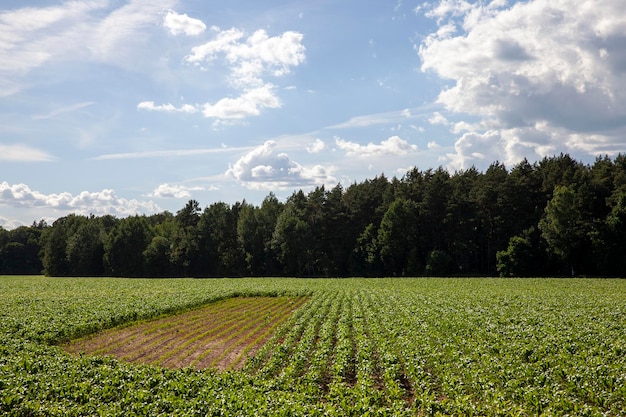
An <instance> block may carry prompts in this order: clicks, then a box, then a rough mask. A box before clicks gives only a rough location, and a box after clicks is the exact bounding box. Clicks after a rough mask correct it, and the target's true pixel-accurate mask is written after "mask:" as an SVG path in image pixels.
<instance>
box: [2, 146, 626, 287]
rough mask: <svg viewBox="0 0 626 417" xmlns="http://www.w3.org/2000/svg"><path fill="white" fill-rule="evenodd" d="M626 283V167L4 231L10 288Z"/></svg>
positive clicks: (495, 171) (440, 178) (526, 169)
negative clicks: (20, 277)
mask: <svg viewBox="0 0 626 417" xmlns="http://www.w3.org/2000/svg"><path fill="white" fill-rule="evenodd" d="M41 272H43V273H45V274H46V275H49V276H126V277H143V276H145V277H175V276H176V277H178V276H188V277H215V276H218V277H222V276H307V277H309V276H310V277H318V276H319V277H345V276H476V275H480V276H490V275H500V276H570V275H576V276H626V155H618V156H617V157H615V158H614V159H611V158H609V157H599V158H597V159H596V160H595V162H594V163H593V164H592V165H585V164H582V163H580V162H577V161H576V160H574V159H572V158H571V157H570V156H569V155H563V154H561V155H560V156H554V157H550V158H544V159H543V160H541V161H539V162H536V163H533V164H531V163H529V162H528V161H526V160H524V161H522V162H520V163H519V164H517V165H516V166H514V167H513V168H512V169H510V170H508V169H507V168H506V167H505V166H504V165H502V164H500V163H497V162H496V163H493V164H492V165H491V166H490V167H489V168H488V169H487V170H486V171H485V172H479V171H478V170H477V169H475V168H470V169H468V170H463V171H458V172H455V173H452V174H451V173H449V172H448V171H446V170H445V169H443V168H438V169H434V170H433V169H428V170H426V171H420V170H419V169H417V168H415V169H412V170H411V171H409V172H407V173H406V174H405V175H404V176H403V177H402V178H400V179H398V178H395V177H394V178H392V179H391V180H390V179H388V178H387V177H385V176H384V175H380V176H378V177H376V178H374V179H370V180H366V181H364V182H361V183H354V184H352V185H350V186H348V187H347V188H344V187H342V186H341V185H337V186H335V187H334V188H332V189H329V190H327V189H326V188H324V187H318V188H316V189H314V190H313V191H310V192H309V193H304V192H303V191H297V192H294V193H293V194H292V195H291V196H290V197H289V198H287V200H286V201H285V202H281V201H279V200H278V199H277V198H276V196H275V195H274V194H273V193H270V194H269V195H268V196H267V197H266V198H265V199H264V201H263V202H262V204H261V205H260V206H255V205H252V204H249V203H247V202H245V200H244V201H243V202H237V203H236V204H234V205H228V204H225V203H221V202H218V203H213V204H211V205H209V206H207V207H206V208H204V209H202V208H201V207H200V204H199V203H198V202H197V201H195V200H191V201H189V202H188V203H187V204H186V205H185V207H183V208H182V209H180V210H179V211H178V212H177V213H176V214H172V213H170V212H167V211H166V212H163V213H159V214H155V215H151V216H134V217H128V218H121V219H118V218H115V217H113V216H102V217H96V216H81V215H75V214H71V215H68V216H66V217H62V218H60V219H58V220H56V221H55V222H54V223H53V224H52V225H48V224H46V223H45V222H43V221H41V222H39V223H33V225H32V226H29V227H27V226H23V227H19V228H17V229H14V230H4V229H2V228H0V274H39V273H41Z"/></svg>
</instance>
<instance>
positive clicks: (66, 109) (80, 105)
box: [33, 101, 94, 120]
mask: <svg viewBox="0 0 626 417" xmlns="http://www.w3.org/2000/svg"><path fill="white" fill-rule="evenodd" d="M93 104H94V102H93V101H85V102H82V103H76V104H72V105H71V106H66V107H61V108H58V109H55V110H52V111H51V112H50V113H47V114H37V115H35V116H33V120H42V119H52V118H53V117H56V116H60V115H62V114H65V113H71V112H74V111H76V110H80V109H84V108H85V107H89V106H91V105H93Z"/></svg>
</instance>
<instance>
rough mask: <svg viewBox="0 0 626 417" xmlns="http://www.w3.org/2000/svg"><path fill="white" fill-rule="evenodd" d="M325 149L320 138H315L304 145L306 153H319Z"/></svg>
mask: <svg viewBox="0 0 626 417" xmlns="http://www.w3.org/2000/svg"><path fill="white" fill-rule="evenodd" d="M324 149H326V144H325V143H324V141H323V140H321V139H320V138H316V139H315V142H313V143H312V144H310V145H309V146H307V147H306V151H307V152H308V153H319V152H322V151H323V150H324Z"/></svg>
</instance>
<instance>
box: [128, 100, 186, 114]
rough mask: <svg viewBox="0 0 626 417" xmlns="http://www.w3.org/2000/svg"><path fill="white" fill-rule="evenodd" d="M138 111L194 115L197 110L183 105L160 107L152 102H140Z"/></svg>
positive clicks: (168, 104) (164, 105)
mask: <svg viewBox="0 0 626 417" xmlns="http://www.w3.org/2000/svg"><path fill="white" fill-rule="evenodd" d="M137 109H138V110H148V111H160V112H166V113H196V112H197V111H198V109H197V108H196V107H195V106H192V105H191V104H183V105H182V106H180V107H176V106H174V105H173V104H170V103H167V104H162V105H155V104H154V101H142V102H141V103H139V104H137Z"/></svg>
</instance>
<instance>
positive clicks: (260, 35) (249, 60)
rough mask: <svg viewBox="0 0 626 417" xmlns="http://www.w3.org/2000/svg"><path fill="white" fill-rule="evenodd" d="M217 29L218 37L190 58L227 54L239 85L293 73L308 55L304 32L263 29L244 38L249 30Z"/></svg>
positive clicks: (257, 83) (198, 60) (202, 59)
mask: <svg viewBox="0 0 626 417" xmlns="http://www.w3.org/2000/svg"><path fill="white" fill-rule="evenodd" d="M215 30H216V31H218V34H217V35H216V37H215V39H213V40H211V41H209V42H206V43H204V44H202V45H199V46H196V47H194V48H193V49H192V54H191V55H189V56H187V58H186V60H187V61H188V62H190V63H202V62H205V61H208V62H210V61H213V60H216V59H217V58H219V57H220V56H223V57H224V58H225V60H226V61H227V62H228V63H229V64H230V70H231V76H230V81H231V83H232V84H233V85H234V86H237V87H243V88H247V87H250V86H260V85H263V84H264V82H263V80H262V77H264V76H267V75H270V76H274V77H279V76H282V75H285V74H289V73H290V72H291V67H294V66H298V65H299V64H301V63H302V62H303V61H304V58H305V54H304V52H305V48H304V45H303V44H302V39H303V36H302V34H301V33H298V32H293V31H288V32H285V33H283V34H282V35H280V36H273V37H270V36H268V34H267V32H265V31H264V30H262V29H261V30H257V31H256V32H254V33H253V34H252V35H250V36H248V37H247V38H246V39H245V40H243V38H244V37H245V36H246V34H245V32H243V31H242V30H240V29H236V28H231V29H228V30H225V31H221V30H219V29H218V28H215Z"/></svg>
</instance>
